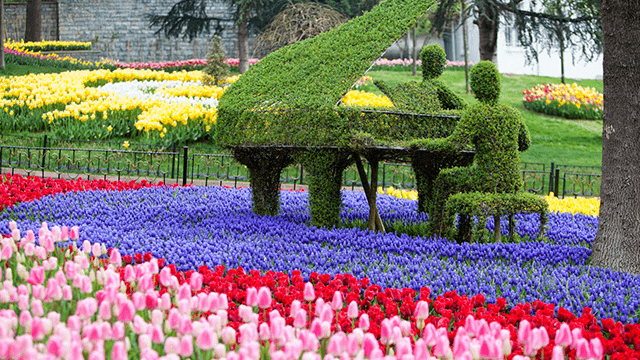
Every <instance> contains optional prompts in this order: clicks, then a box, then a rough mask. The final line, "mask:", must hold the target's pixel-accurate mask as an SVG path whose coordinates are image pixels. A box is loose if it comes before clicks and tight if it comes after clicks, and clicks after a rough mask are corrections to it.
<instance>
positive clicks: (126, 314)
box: [118, 299, 136, 323]
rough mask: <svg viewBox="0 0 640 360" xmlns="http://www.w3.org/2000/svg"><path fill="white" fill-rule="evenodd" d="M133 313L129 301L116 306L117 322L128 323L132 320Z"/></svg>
mask: <svg viewBox="0 0 640 360" xmlns="http://www.w3.org/2000/svg"><path fill="white" fill-rule="evenodd" d="M135 313H136V310H135V307H134V306H133V302H132V301H131V300H128V299H127V300H124V301H121V302H120V303H119V304H118V321H122V322H124V323H127V322H130V321H132V320H133V316H134V315H135Z"/></svg>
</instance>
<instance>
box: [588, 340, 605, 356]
mask: <svg viewBox="0 0 640 360" xmlns="http://www.w3.org/2000/svg"><path fill="white" fill-rule="evenodd" d="M589 349H590V350H591V358H595V359H598V360H600V359H602V356H603V355H604V347H603V346H602V342H601V341H600V339H599V338H597V337H596V338H593V339H591V341H590V343H589Z"/></svg>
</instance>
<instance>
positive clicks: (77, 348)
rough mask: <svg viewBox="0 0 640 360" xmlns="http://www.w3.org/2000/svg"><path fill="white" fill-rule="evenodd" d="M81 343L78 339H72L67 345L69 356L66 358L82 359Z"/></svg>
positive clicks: (70, 359)
mask: <svg viewBox="0 0 640 360" xmlns="http://www.w3.org/2000/svg"><path fill="white" fill-rule="evenodd" d="M82 352H83V351H82V343H81V342H79V341H73V342H71V344H70V345H69V358H68V360H84V355H83V354H82Z"/></svg>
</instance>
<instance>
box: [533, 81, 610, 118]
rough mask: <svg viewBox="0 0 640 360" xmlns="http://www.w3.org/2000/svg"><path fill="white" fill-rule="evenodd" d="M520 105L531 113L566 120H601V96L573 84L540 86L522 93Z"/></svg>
mask: <svg viewBox="0 0 640 360" xmlns="http://www.w3.org/2000/svg"><path fill="white" fill-rule="evenodd" d="M522 94H523V95H524V99H523V100H522V104H523V105H524V107H525V108H526V109H528V110H531V111H536V112H540V113H543V114H547V115H553V116H561V117H564V118H567V119H586V120H602V111H603V96H602V94H601V93H599V92H598V91H596V90H595V89H593V88H584V87H582V86H578V85H576V84H575V83H573V84H571V85H566V84H542V85H536V86H534V87H533V88H531V89H525V90H523V91H522Z"/></svg>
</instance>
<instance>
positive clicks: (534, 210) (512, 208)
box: [445, 192, 549, 242]
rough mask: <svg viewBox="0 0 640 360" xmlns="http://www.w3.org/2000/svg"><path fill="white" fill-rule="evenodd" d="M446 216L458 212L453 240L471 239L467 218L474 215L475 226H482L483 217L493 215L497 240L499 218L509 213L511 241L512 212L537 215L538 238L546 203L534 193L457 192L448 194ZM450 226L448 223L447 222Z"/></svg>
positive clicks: (470, 228)
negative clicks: (538, 223) (538, 222)
mask: <svg viewBox="0 0 640 360" xmlns="http://www.w3.org/2000/svg"><path fill="white" fill-rule="evenodd" d="M445 208H446V210H445V211H446V213H447V218H454V215H455V214H459V215H460V220H459V225H458V232H457V234H456V240H457V241H459V242H462V241H467V242H469V241H471V239H472V236H473V233H474V232H475V231H477V229H474V226H473V225H472V223H471V219H472V218H473V217H474V216H475V217H477V219H478V220H479V221H478V224H480V225H478V226H484V224H485V220H486V218H487V217H489V216H493V219H494V223H495V228H494V231H493V233H494V238H495V241H496V242H500V239H501V232H500V217H501V216H509V238H510V239H511V241H513V238H514V234H515V221H514V215H515V214H540V235H539V236H540V237H542V236H543V234H544V226H545V224H546V223H547V213H548V212H549V205H548V203H547V201H546V200H545V199H544V198H542V197H540V196H538V195H534V194H530V193H526V192H517V193H515V194H509V193H481V192H469V193H457V194H454V195H451V196H450V197H449V198H448V199H447V202H446V205H445ZM451 225H452V224H451Z"/></svg>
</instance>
